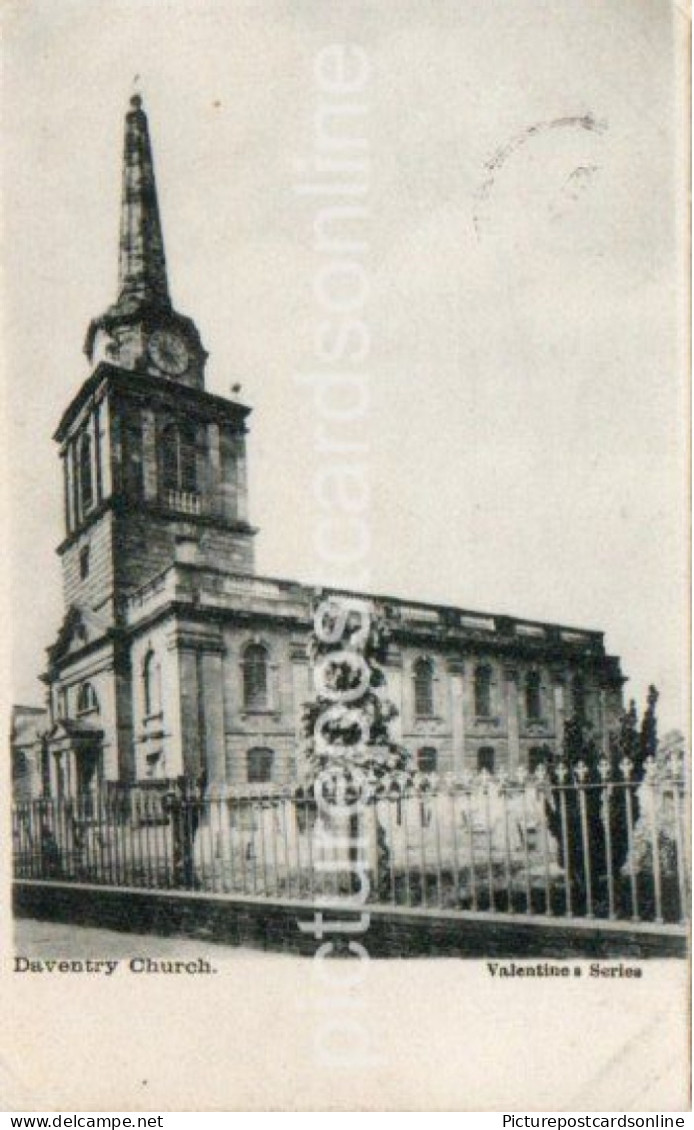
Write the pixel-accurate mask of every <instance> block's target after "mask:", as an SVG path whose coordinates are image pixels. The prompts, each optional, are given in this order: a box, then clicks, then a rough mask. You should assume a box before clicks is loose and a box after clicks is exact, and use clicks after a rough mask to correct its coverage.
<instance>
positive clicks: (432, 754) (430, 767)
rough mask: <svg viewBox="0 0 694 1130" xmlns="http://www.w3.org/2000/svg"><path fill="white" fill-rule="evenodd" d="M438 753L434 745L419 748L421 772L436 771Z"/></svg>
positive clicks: (419, 767) (418, 762)
mask: <svg viewBox="0 0 694 1130" xmlns="http://www.w3.org/2000/svg"><path fill="white" fill-rule="evenodd" d="M437 763H438V755H437V753H436V750H435V749H434V747H433V746H430V745H425V746H422V748H421V749H418V750H417V768H418V769H419V771H420V773H435V772H436V766H437Z"/></svg>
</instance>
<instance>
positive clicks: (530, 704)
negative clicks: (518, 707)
mask: <svg viewBox="0 0 694 1130" xmlns="http://www.w3.org/2000/svg"><path fill="white" fill-rule="evenodd" d="M525 713H526V716H527V719H528V721H529V722H537V721H538V720H539V719H540V718H541V717H542V696H541V691H540V676H539V673H538V672H537V671H529V672H528V675H527V678H526V680H525Z"/></svg>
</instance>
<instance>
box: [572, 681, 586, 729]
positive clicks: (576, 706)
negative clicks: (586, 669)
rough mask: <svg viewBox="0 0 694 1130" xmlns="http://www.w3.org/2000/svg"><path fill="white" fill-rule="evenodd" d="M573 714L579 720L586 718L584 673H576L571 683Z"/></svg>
mask: <svg viewBox="0 0 694 1130" xmlns="http://www.w3.org/2000/svg"><path fill="white" fill-rule="evenodd" d="M571 698H572V700H573V715H574V718H576V719H577V721H579V722H585V720H586V684H585V682H584V680H583V676H582V675H575V676H574V680H573V683H572V685H571Z"/></svg>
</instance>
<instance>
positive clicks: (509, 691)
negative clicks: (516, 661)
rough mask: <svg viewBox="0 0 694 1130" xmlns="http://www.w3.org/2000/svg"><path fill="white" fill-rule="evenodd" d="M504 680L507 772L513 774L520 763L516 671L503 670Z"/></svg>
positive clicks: (509, 667) (511, 669)
mask: <svg viewBox="0 0 694 1130" xmlns="http://www.w3.org/2000/svg"><path fill="white" fill-rule="evenodd" d="M504 678H505V680H506V729H507V734H508V770H509V772H510V773H514V772H515V771H516V769H517V768H518V765H519V763H520V727H519V718H518V669H517V668H516V667H513V666H510V665H509V666H507V667H505V668H504Z"/></svg>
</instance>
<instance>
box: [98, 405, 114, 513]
mask: <svg viewBox="0 0 694 1130" xmlns="http://www.w3.org/2000/svg"><path fill="white" fill-rule="evenodd" d="M100 408H101V411H100V413H99V419H100V421H101V424H100V431H101V440H100V443H99V448H100V451H101V486H102V490H103V492H104V498H110V496H111V493H112V491H113V483H112V478H111V416H110V408H109V403H108V397H106V396H105V397H104V398H103V400H102V401H101V404H100Z"/></svg>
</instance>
